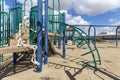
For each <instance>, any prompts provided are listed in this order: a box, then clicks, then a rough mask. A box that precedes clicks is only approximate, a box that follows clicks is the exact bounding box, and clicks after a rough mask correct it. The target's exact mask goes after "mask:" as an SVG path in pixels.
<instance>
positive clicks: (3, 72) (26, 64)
mask: <svg viewBox="0 0 120 80" xmlns="http://www.w3.org/2000/svg"><path fill="white" fill-rule="evenodd" d="M30 59H31V56H30V55H24V56H23V57H22V58H21V59H20V60H19V61H18V62H17V64H16V65H13V64H12V61H10V62H9V63H7V64H6V65H5V66H4V67H2V68H0V80H1V79H2V78H4V77H7V76H11V75H14V74H17V73H20V72H23V71H26V70H28V69H31V68H33V64H32V63H31V62H30Z"/></svg>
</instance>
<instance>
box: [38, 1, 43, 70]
mask: <svg viewBox="0 0 120 80" xmlns="http://www.w3.org/2000/svg"><path fill="white" fill-rule="evenodd" d="M37 1H38V30H37V32H38V37H37V46H38V52H37V61H38V62H39V63H40V65H38V66H37V72H41V71H42V0H37Z"/></svg>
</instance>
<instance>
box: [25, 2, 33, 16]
mask: <svg viewBox="0 0 120 80" xmlns="http://www.w3.org/2000/svg"><path fill="white" fill-rule="evenodd" d="M26 1H27V0H25V1H24V16H25V11H26V10H25V4H26ZM30 2H31V7H32V6H33V2H32V0H30Z"/></svg>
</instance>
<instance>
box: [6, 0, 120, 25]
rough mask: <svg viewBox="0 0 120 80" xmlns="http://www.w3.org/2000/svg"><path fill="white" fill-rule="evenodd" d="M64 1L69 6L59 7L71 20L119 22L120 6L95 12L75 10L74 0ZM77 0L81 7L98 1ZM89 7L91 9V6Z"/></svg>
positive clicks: (10, 0) (7, 1) (104, 22)
mask: <svg viewBox="0 0 120 80" xmlns="http://www.w3.org/2000/svg"><path fill="white" fill-rule="evenodd" d="M18 1H19V2H21V3H23V0H18ZM33 1H35V0H33ZM66 1H69V2H68V3H69V4H68V6H71V7H69V8H65V7H64V8H63V7H61V9H62V10H65V11H66V13H67V14H66V15H69V16H71V17H72V18H73V20H74V19H75V20H77V19H80V21H81V20H82V21H83V24H84V21H85V22H86V23H87V24H101V25H105V24H108V25H109V24H120V22H119V21H120V6H118V7H116V8H114V9H112V8H111V9H109V10H107V11H104V10H101V9H100V10H101V11H103V12H102V13H100V12H99V11H98V12H99V13H95V11H94V10H93V12H89V11H88V12H85V11H84V10H80V11H78V12H77V7H75V6H74V5H75V4H77V3H75V0H66ZM70 1H71V3H70ZM79 1H81V3H80V4H78V7H79V6H81V5H83V7H84V5H86V6H91V3H92V4H93V5H95V1H96V4H97V3H98V2H97V1H98V0H93V1H94V2H92V1H90V0H89V1H88V0H86V4H84V2H83V1H82V0H79ZM79 1H78V3H79ZM101 1H103V0H101ZM107 1H109V2H110V1H111V2H112V1H113V0H107ZM114 1H116V2H117V1H119V0H114ZM12 3H13V2H12V0H6V4H7V5H9V7H12ZM65 3H66V2H64V1H61V5H65ZM99 3H100V2H99ZM73 4H74V5H73ZM102 4H103V3H102V2H101V6H102ZM112 4H114V2H112ZM115 5H116V3H115ZM66 6H67V5H66ZM86 6H85V7H86ZM106 6H107V5H106ZM109 6H110V5H108V7H109ZM112 6H113V7H114V5H112ZM93 7H98V6H93ZM78 9H81V8H78ZM86 9H88V8H86ZM90 9H92V7H91V8H90ZM97 10H99V8H97V9H96V12H97ZM91 11H92V10H91ZM91 14H92V15H91ZM94 14H95V15H94ZM77 17H79V18H77ZM67 20H69V19H67ZM77 21H78V24H79V20H77ZM77 21H74V22H77ZM68 22H69V23H73V24H74V22H73V21H68ZM86 23H85V24H86ZM75 24H76V23H75Z"/></svg>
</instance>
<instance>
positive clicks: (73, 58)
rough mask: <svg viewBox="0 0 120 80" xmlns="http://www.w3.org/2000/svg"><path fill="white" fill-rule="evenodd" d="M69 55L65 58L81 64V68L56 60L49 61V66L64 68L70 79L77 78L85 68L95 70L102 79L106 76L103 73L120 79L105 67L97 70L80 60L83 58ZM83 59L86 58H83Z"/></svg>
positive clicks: (114, 78)
mask: <svg viewBox="0 0 120 80" xmlns="http://www.w3.org/2000/svg"><path fill="white" fill-rule="evenodd" d="M67 56H68V57H67V58H66V59H65V60H67V61H68V62H74V63H76V64H77V65H79V66H80V68H76V67H72V66H67V65H63V64H58V63H55V62H49V63H48V67H54V68H55V69H61V68H62V69H64V71H65V73H66V75H67V76H68V77H69V79H70V80H77V79H76V78H75V77H76V76H77V75H80V74H81V73H82V71H83V70H84V69H90V70H93V74H94V75H95V76H97V77H98V78H99V79H101V80H105V78H104V77H103V76H101V75H100V74H102V75H104V76H106V77H109V78H110V79H111V80H120V76H118V75H117V74H114V73H112V72H110V71H108V70H107V69H105V68H99V69H98V70H97V71H95V70H94V68H92V67H90V65H89V64H84V63H83V61H80V60H81V58H79V57H75V56H70V55H67ZM82 60H85V59H82ZM70 70H74V74H73V73H71V71H70Z"/></svg>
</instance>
